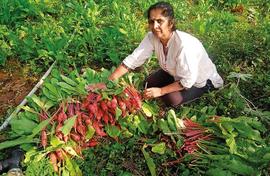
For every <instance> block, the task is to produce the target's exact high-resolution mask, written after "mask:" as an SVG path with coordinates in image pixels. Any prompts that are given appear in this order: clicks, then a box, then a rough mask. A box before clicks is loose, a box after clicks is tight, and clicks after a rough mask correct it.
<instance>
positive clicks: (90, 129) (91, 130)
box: [85, 125, 95, 140]
mask: <svg viewBox="0 0 270 176" xmlns="http://www.w3.org/2000/svg"><path fill="white" fill-rule="evenodd" d="M87 128H88V130H87V132H86V135H85V139H87V140H90V139H92V137H93V136H94V134H95V129H94V127H93V126H91V125H88V126H87Z"/></svg>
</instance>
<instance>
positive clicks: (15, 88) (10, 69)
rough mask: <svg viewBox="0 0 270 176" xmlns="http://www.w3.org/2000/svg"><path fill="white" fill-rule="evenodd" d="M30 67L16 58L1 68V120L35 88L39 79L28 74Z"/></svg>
mask: <svg viewBox="0 0 270 176" xmlns="http://www.w3.org/2000/svg"><path fill="white" fill-rule="evenodd" d="M27 72H29V69H27V68H26V67H23V66H21V65H20V64H19V62H18V61H16V60H10V61H8V62H7V63H6V65H5V66H4V67H3V68H0V121H3V119H2V118H4V117H5V116H6V115H8V111H12V110H13V109H14V108H15V107H16V106H18V105H19V104H20V103H21V101H22V100H23V99H24V98H25V96H26V95H27V94H28V93H29V92H30V91H31V90H32V89H33V87H34V86H35V83H36V82H37V79H36V78H34V77H29V76H27V75H28V73H27Z"/></svg>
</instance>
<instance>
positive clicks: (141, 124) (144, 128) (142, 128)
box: [138, 116, 151, 134]
mask: <svg viewBox="0 0 270 176" xmlns="http://www.w3.org/2000/svg"><path fill="white" fill-rule="evenodd" d="M138 117H139V120H140V122H139V124H138V129H139V131H140V132H142V133H143V134H147V133H148V129H149V127H150V126H151V124H150V123H149V122H147V120H146V119H145V118H144V116H138Z"/></svg>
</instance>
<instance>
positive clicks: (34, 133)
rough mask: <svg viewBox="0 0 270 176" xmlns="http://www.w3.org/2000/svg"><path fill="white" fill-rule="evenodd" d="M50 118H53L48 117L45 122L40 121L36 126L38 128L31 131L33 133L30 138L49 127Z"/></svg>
mask: <svg viewBox="0 0 270 176" xmlns="http://www.w3.org/2000/svg"><path fill="white" fill-rule="evenodd" d="M52 118H53V116H52V117H50V118H49V119H46V120H44V121H42V122H41V123H40V124H38V126H37V127H35V128H34V129H33V132H32V134H31V135H30V136H31V137H34V136H36V135H37V134H38V133H39V132H40V131H41V130H42V129H44V128H45V127H46V126H48V125H49V123H50V121H51V120H52Z"/></svg>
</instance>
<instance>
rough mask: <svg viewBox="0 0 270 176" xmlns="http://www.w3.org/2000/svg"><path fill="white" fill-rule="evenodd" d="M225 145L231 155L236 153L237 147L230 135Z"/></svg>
mask: <svg viewBox="0 0 270 176" xmlns="http://www.w3.org/2000/svg"><path fill="white" fill-rule="evenodd" d="M226 144H227V146H228V147H229V148H230V153H231V154H236V153H237V146H236V143H235V139H234V137H233V136H232V135H231V136H230V138H228V139H226Z"/></svg>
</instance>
